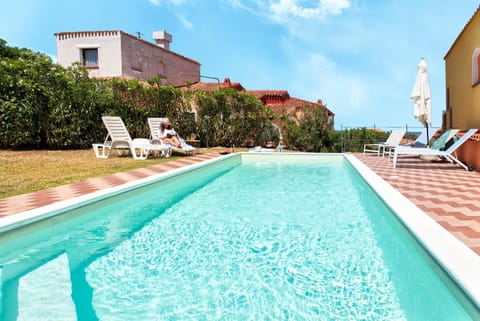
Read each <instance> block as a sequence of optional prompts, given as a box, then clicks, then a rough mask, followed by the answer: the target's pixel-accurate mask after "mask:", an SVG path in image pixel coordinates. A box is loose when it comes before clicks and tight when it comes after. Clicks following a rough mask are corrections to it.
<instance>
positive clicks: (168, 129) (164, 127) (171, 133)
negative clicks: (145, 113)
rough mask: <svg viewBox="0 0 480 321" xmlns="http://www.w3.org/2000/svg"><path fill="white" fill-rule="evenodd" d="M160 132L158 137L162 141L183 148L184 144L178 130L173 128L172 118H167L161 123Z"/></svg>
mask: <svg viewBox="0 0 480 321" xmlns="http://www.w3.org/2000/svg"><path fill="white" fill-rule="evenodd" d="M158 134H159V135H158V137H159V138H160V139H161V140H162V143H164V144H167V143H168V144H170V145H172V146H175V147H177V148H182V144H181V143H180V141H179V139H178V135H177V132H175V130H174V129H173V128H172V125H171V124H170V120H168V119H165V120H164V121H162V122H161V123H160V130H159V132H158Z"/></svg>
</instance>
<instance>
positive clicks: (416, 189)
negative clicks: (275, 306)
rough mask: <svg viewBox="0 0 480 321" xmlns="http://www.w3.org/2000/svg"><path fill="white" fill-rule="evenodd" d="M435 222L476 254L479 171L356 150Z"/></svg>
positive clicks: (101, 185)
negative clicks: (393, 160)
mask: <svg viewBox="0 0 480 321" xmlns="http://www.w3.org/2000/svg"><path fill="white" fill-rule="evenodd" d="M354 155H355V156H356V157H357V158H358V159H359V160H361V161H362V162H363V163H364V164H365V165H367V166H368V167H369V168H370V169H372V170H373V171H374V172H375V173H376V174H378V175H379V176H380V177H382V178H383V179H384V180H385V181H387V182H388V183H389V184H390V185H392V186H393V187H394V188H395V189H397V190H398V191H399V192H400V193H402V194H403V195H404V196H405V197H406V198H408V199H409V200H410V201H411V202H413V203H414V204H415V205H416V206H417V207H419V208H420V209H421V210H423V211H424V212H425V213H427V214H428V215H429V216H431V217H432V218H433V219H434V220H435V221H436V222H438V224H440V225H441V226H443V228H445V229H446V230H447V231H449V232H450V233H452V234H453V235H454V236H455V237H457V238H458V239H460V240H461V241H462V242H463V243H465V244H466V245H467V246H468V247H470V248H471V249H472V250H473V251H474V252H475V253H476V254H477V255H480V173H479V172H467V171H465V170H463V169H462V168H461V167H459V166H458V165H454V164H450V163H432V162H426V161H422V160H420V159H418V157H402V158H401V159H399V162H398V167H397V168H396V169H393V168H392V163H391V162H390V161H389V159H388V157H377V156H376V155H365V156H364V155H363V154H360V153H358V154H354ZM219 156H220V155H219V154H218V153H208V154H200V155H195V156H190V157H185V158H182V159H179V160H175V161H170V162H167V163H162V164H159V165H154V166H150V167H146V168H141V169H135V170H131V171H128V172H122V173H117V174H113V175H109V176H102V177H96V178H92V179H88V180H85V181H81V182H77V183H72V184H68V185H63V186H58V187H54V188H49V189H46V190H43V191H38V192H33V193H28V194H23V195H18V196H12V197H7V198H3V199H0V217H2V216H7V215H15V214H16V213H20V212H23V211H27V210H31V209H34V208H37V207H41V206H44V205H48V204H51V203H54V202H58V201H62V200H66V199H70V198H73V197H76V196H81V195H85V194H88V193H91V192H94V191H98V190H101V189H105V188H108V187H113V186H118V185H120V184H124V183H127V182H131V181H135V180H138V179H141V178H144V177H147V176H149V175H153V174H159V173H163V172H166V171H169V170H172V169H175V168H179V167H183V166H187V165H191V164H195V163H198V162H203V161H206V160H209V159H212V158H216V157H219Z"/></svg>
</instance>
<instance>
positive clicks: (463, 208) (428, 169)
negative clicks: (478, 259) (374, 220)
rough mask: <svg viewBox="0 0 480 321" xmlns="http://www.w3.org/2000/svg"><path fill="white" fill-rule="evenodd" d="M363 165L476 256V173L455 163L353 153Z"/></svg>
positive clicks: (479, 205) (479, 230) (479, 187)
mask: <svg viewBox="0 0 480 321" xmlns="http://www.w3.org/2000/svg"><path fill="white" fill-rule="evenodd" d="M355 156H356V157H357V158H358V159H360V160H361V161H362V162H363V163H364V164H365V165H367V166H368V167H369V168H370V169H372V170H373V171H374V172H375V173H377V174H378V175H379V176H380V177H382V178H383V179H384V180H385V181H387V182H388V183H389V184H390V185H392V186H393V187H394V188H395V189H396V190H398V191H399V192H400V193H402V194H403V195H404V196H405V197H406V198H408V199H409V200H410V201H412V202H413V203H414V204H415V205H416V206H418V207H419V208H420V209H421V210H423V211H424V212H425V213H427V214H428V215H429V216H431V217H432V218H433V219H434V220H435V221H436V222H437V223H438V224H440V225H441V226H443V228H445V229H446V230H447V231H449V232H450V233H452V234H453V235H454V236H455V237H457V238H458V239H459V240H461V241H462V242H463V243H465V244H466V245H467V246H469V247H470V248H471V249H472V250H473V251H474V252H475V253H477V254H478V255H480V173H479V172H467V171H465V170H464V169H463V168H461V167H460V166H458V165H456V164H451V163H448V162H445V163H443V162H442V163H437V162H435V163H432V162H429V161H423V160H421V159H419V158H418V156H417V157H415V156H413V157H404V156H401V157H399V160H398V163H397V168H396V169H394V168H393V166H392V162H390V161H389V159H388V157H377V156H376V155H373V154H372V155H362V154H355Z"/></svg>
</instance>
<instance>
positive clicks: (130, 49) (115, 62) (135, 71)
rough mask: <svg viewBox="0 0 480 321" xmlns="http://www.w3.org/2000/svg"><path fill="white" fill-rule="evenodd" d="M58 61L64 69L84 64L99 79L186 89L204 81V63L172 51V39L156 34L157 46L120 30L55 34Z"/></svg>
mask: <svg viewBox="0 0 480 321" xmlns="http://www.w3.org/2000/svg"><path fill="white" fill-rule="evenodd" d="M55 38H56V42H57V60H58V64H60V65H61V66H63V67H69V66H71V65H72V64H73V63H76V62H80V63H81V64H82V65H83V66H84V67H86V68H87V69H88V71H89V74H90V76H91V77H97V78H112V77H119V78H137V79H140V80H147V79H149V78H152V77H161V78H163V79H164V82H165V83H169V84H172V85H174V86H182V85H184V84H185V83H186V82H190V83H195V82H198V81H199V80H200V63H199V62H197V61H195V60H193V59H191V58H188V57H185V56H182V55H180V54H178V53H176V52H173V51H171V50H170V43H171V42H172V36H171V35H170V34H168V33H167V32H165V31H163V30H161V31H155V32H153V39H154V40H155V43H151V42H148V41H146V40H144V39H141V38H139V37H135V36H133V35H130V34H128V33H125V32H123V31H120V30H112V31H76V32H59V33H55Z"/></svg>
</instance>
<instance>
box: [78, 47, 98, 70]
mask: <svg viewBox="0 0 480 321" xmlns="http://www.w3.org/2000/svg"><path fill="white" fill-rule="evenodd" d="M82 62H83V66H84V67H87V68H97V67H98V48H88V49H82Z"/></svg>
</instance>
